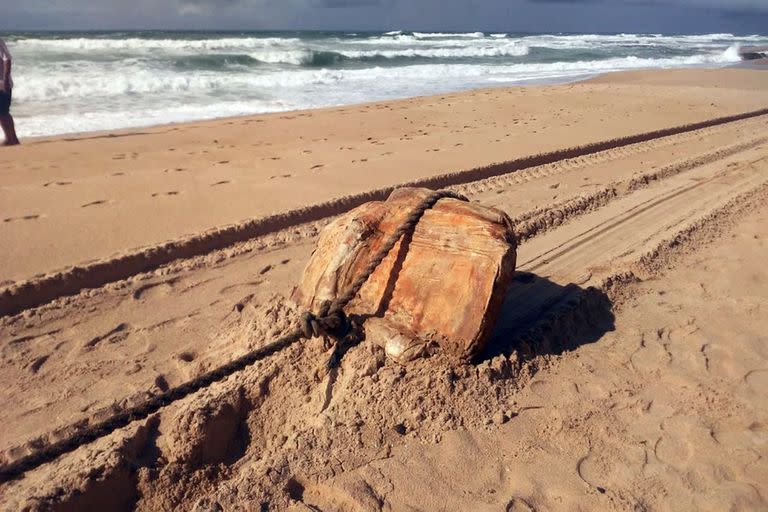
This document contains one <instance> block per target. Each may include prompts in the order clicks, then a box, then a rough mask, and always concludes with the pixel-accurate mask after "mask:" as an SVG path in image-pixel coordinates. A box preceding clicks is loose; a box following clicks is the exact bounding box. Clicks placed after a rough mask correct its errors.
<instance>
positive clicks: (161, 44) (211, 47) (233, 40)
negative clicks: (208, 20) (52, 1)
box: [14, 37, 301, 52]
mask: <svg viewBox="0 0 768 512" xmlns="http://www.w3.org/2000/svg"><path fill="white" fill-rule="evenodd" d="M300 43H301V40H300V39H298V38H287V37H242V38H240V37H226V38H211V39H145V38H137V37H134V38H127V39H107V38H86V37H78V38H71V39H63V38H62V39H39V38H38V39H34V38H19V39H17V40H16V41H15V42H14V46H15V47H18V49H20V50H22V51H24V50H49V51H57V50H58V51H70V52H71V51H117V50H124V51H130V52H136V51H146V50H175V51H189V50H207V51H215V50H228V49H233V48H244V49H248V48H268V47H279V46H283V47H289V46H291V45H297V44H300Z"/></svg>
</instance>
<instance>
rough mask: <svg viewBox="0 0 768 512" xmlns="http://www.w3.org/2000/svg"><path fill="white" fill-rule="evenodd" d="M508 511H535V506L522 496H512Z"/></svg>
mask: <svg viewBox="0 0 768 512" xmlns="http://www.w3.org/2000/svg"><path fill="white" fill-rule="evenodd" d="M505 510H506V512H535V510H536V509H535V508H533V506H531V504H530V503H528V502H527V501H525V500H524V499H522V498H512V499H511V500H510V502H509V503H507V508H506V509H505Z"/></svg>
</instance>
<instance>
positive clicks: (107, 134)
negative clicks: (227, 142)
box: [12, 59, 767, 144]
mask: <svg viewBox="0 0 768 512" xmlns="http://www.w3.org/2000/svg"><path fill="white" fill-rule="evenodd" d="M766 60H767V59H763V60H742V61H741V62H736V63H732V64H725V65H722V66H716V67H712V66H708V65H702V66H691V67H679V68H640V69H623V70H616V71H603V72H595V73H583V74H579V75H574V76H568V77H558V78H556V79H542V78H530V79H521V81H520V82H515V83H511V84H510V83H503V84H500V85H497V86H493V85H492V86H486V87H469V88H467V89H461V90H457V91H448V92H442V93H441V92H436V93H430V94H424V95H415V96H404V97H401V98H391V99H383V100H372V101H364V102H360V103H342V104H338V105H330V106H324V107H316V108H299V109H295V110H276V111H272V112H260V113H252V114H238V115H231V116H222V117H209V118H200V119H191V120H185V121H178V122H169V123H158V124H137V125H135V126H127V127H123V128H113V129H107V130H92V131H81V132H62V133H55V134H50V135H33V136H28V137H21V136H20V139H21V140H22V143H24V142H25V141H27V142H28V143H30V144H35V143H40V142H51V141H56V140H67V141H70V140H83V139H94V138H113V137H122V136H126V135H132V134H134V133H133V132H136V131H138V130H162V129H166V128H176V127H184V126H188V125H200V124H206V123H216V122H224V121H239V120H247V119H251V118H262V117H270V116H280V115H284V114H297V115H298V114H305V113H315V112H317V113H320V112H324V111H333V110H336V109H342V108H354V107H371V106H376V105H380V104H386V103H398V102H407V101H409V100H426V99H429V98H437V97H442V96H452V95H462V94H466V93H473V92H484V91H495V90H505V89H512V88H518V87H519V88H523V87H556V86H563V85H570V84H578V83H583V82H588V81H590V80H596V79H600V78H602V77H606V76H612V75H617V74H618V75H621V74H624V73H634V72H649V73H654V72H665V71H687V70H690V71H699V70H719V69H733V68H736V69H766V66H764V65H762V64H764V61H766ZM12 113H13V112H12ZM18 124H19V122H18V121H17V125H18Z"/></svg>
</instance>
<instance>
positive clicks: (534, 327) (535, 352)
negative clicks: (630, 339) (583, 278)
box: [476, 272, 615, 362]
mask: <svg viewBox="0 0 768 512" xmlns="http://www.w3.org/2000/svg"><path fill="white" fill-rule="evenodd" d="M612 306H613V305H612V303H611V301H610V299H609V298H608V296H607V295H605V293H603V292H602V291H601V290H599V289H597V288H594V287H589V288H581V287H579V286H577V285H575V284H568V285H566V286H562V285H559V284H557V283H554V282H552V281H550V280H549V279H547V278H545V277H540V276H538V275H536V274H532V273H528V272H518V273H517V274H516V275H515V280H514V282H513V284H512V286H510V288H509V291H508V292H507V295H506V297H505V299H504V304H503V306H502V310H501V312H500V314H499V318H498V320H497V321H496V326H495V327H494V331H493V335H492V336H491V340H490V341H489V343H488V345H487V346H486V348H485V350H484V351H483V352H482V353H481V354H479V356H478V357H477V358H476V359H477V361H478V362H482V361H485V360H488V359H492V358H494V357H496V356H498V355H501V354H505V355H509V354H511V353H513V352H516V353H517V354H518V357H520V359H523V360H526V359H530V358H533V357H536V356H540V355H554V354H561V353H562V352H564V351H566V350H573V349H575V348H577V347H579V346H581V345H586V344H589V343H594V342H595V341H597V340H599V339H600V338H601V337H602V336H603V335H604V334H605V333H606V332H610V331H613V330H614V320H615V317H614V315H613V311H612Z"/></svg>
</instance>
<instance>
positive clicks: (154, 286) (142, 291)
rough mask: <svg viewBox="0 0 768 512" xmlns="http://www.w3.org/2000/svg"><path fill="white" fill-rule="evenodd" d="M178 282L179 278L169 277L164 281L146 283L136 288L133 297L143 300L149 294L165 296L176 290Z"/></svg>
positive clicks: (151, 295)
mask: <svg viewBox="0 0 768 512" xmlns="http://www.w3.org/2000/svg"><path fill="white" fill-rule="evenodd" d="M177 282H178V279H177V278H174V279H168V280H166V281H162V282H159V283H150V284H145V285H142V286H139V287H138V288H136V290H135V291H134V292H133V295H132V297H133V299H134V300H141V299H146V298H147V297H148V296H149V297H150V298H153V297H160V296H165V295H168V294H170V293H171V292H172V291H173V290H174V287H175V285H176V283H177Z"/></svg>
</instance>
